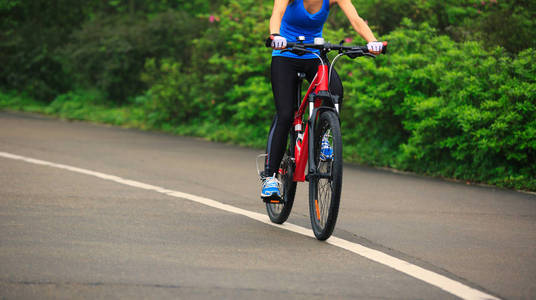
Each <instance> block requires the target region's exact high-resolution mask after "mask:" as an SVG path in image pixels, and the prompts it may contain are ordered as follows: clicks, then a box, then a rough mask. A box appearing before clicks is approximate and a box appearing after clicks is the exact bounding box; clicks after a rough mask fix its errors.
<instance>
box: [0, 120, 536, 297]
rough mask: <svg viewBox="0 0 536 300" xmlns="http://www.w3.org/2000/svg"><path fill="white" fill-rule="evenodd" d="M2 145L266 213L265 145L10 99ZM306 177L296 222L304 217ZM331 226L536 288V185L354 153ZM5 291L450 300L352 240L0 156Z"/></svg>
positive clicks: (494, 282) (422, 258)
mask: <svg viewBox="0 0 536 300" xmlns="http://www.w3.org/2000/svg"><path fill="white" fill-rule="evenodd" d="M0 151H3V152H9V153H13V154H18V155H23V156H28V157H32V158H37V159H42V160H47V161H51V162H56V163H62V164H66V165H72V166H76V167H80V168H86V169H90V170H94V171H99V172H103V173H108V174H113V175H117V176H121V177H123V178H128V179H133V180H137V181H140V182H144V183H148V184H153V185H157V186H162V187H165V188H169V189H173V190H177V191H182V192H186V193H190V194H194V195H199V196H203V197H207V198H211V199H214V200H217V201H220V202H223V203H226V204H230V205H234V206H236V207H240V208H243V209H247V210H250V211H254V212H260V213H264V212H265V210H264V207H263V205H262V203H261V202H260V200H259V199H258V193H259V182H258V179H257V177H256V171H255V162H254V161H255V156H256V155H257V154H258V153H259V152H260V151H258V150H252V149H245V148H240V147H235V146H229V145H223V144H216V143H209V142H206V141H202V140H199V139H194V138H185V137H177V136H170V135H166V134H160V133H152V132H141V131H137V130H128V129H121V128H115V127H108V126H102V125H93V124H87V123H81V122H65V121H58V120H54V119H50V118H46V117H41V116H36V115H28V114H19V113H1V112H0ZM306 193H307V186H306V184H300V185H299V186H298V194H297V200H296V201H297V202H296V205H295V208H294V209H293V213H292V214H291V217H290V218H289V222H291V223H294V224H298V225H300V226H304V227H309V220H308V208H307V194H306ZM334 235H335V236H338V237H341V238H344V239H347V240H350V241H353V242H358V243H361V244H363V245H365V246H368V247H371V248H374V249H377V250H380V251H383V252H385V253H388V254H390V255H393V256H395V257H398V258H401V259H404V260H406V261H409V262H411V263H414V264H417V265H419V266H422V267H424V268H426V269H428V270H431V271H434V272H437V273H439V274H442V275H446V276H447V277H449V278H452V279H455V280H457V281H460V282H462V283H464V284H467V285H469V286H471V287H475V288H478V289H480V290H483V291H485V292H488V293H491V294H493V295H496V296H499V297H501V298H506V299H534V298H536V196H534V195H533V194H527V193H519V192H514V191H505V190H501V189H496V188H490V187H478V186H467V185H464V184H459V183H452V182H445V181H442V180H437V179H429V178H423V177H419V176H414V175H404V174H395V173H392V172H388V171H382V170H376V169H370V168H362V167H356V166H350V165H347V166H345V170H344V184H343V198H342V203H341V212H340V218H339V221H338V224H337V228H336V230H335V233H334ZM0 297H2V298H6V299H21V298H22V299H34V298H54V299H58V298H68V299H72V298H120V299H125V298H158V299H162V298H164V299H167V298H173V299H176V298H184V299H190V298H198V299H206V298H233V299H235V298H248V299H249V298H261V299H265V298H296V299H302V298H303V299H304V298H307V299H326V298H328V297H330V298H336V299H338V298H348V299H450V298H454V296H452V295H451V294H448V293H446V292H444V291H442V290H440V289H438V288H436V287H433V286H430V285H428V284H426V283H424V282H422V281H419V280H417V279H414V278H412V277H409V276H407V275H404V274H402V273H400V272H398V271H395V270H393V269H390V268H389V267H386V266H383V265H380V264H377V263H374V262H371V261H369V260H367V259H365V258H362V257H360V256H357V255H355V254H352V253H350V252H348V251H345V250H342V249H339V248H336V247H333V246H330V245H328V244H326V243H322V242H318V241H316V240H314V239H311V238H308V237H304V236H301V235H298V234H295V233H292V232H288V231H285V230H282V229H278V228H275V227H272V226H269V225H266V224H262V223H260V222H257V221H254V220H251V219H248V218H245V217H243V216H240V215H235V214H231V213H228V212H224V211H220V210H217V209H214V208H210V207H206V206H203V205H200V204H197V203H192V202H189V201H186V200H181V199H177V198H173V197H169V196H165V195H162V194H158V193H155V192H150V191H144V190H141V189H135V188H132V187H128V186H123V185H119V184H117V183H113V182H110V181H105V180H101V179H98V178H95V177H91V176H87V175H82V174H77V173H72V172H69V171H66V170H61V169H55V168H51V167H46V166H38V165H34V164H29V163H26V162H22V161H16V160H10V159H7V158H2V157H0Z"/></svg>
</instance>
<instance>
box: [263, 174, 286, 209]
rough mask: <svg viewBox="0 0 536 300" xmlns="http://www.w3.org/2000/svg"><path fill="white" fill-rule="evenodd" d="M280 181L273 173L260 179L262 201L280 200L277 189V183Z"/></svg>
mask: <svg viewBox="0 0 536 300" xmlns="http://www.w3.org/2000/svg"><path fill="white" fill-rule="evenodd" d="M280 184H281V183H280V182H279V180H277V178H275V174H274V176H272V177H266V178H263V179H262V191H261V198H262V200H263V201H264V202H271V203H279V202H280V201H281V192H280V191H279V185H280Z"/></svg>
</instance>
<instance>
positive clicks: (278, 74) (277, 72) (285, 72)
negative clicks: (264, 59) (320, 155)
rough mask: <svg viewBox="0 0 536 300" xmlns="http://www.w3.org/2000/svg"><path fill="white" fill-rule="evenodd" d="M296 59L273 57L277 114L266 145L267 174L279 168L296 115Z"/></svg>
mask: <svg viewBox="0 0 536 300" xmlns="http://www.w3.org/2000/svg"><path fill="white" fill-rule="evenodd" d="M297 72H298V70H297V64H296V59H291V58H286V57H279V56H274V57H272V67H271V77H272V91H273V94H274V101H275V107H276V115H275V116H274V120H273V122H272V127H271V128H270V133H269V135H268V142H267V146H266V154H267V157H266V164H265V169H264V170H265V171H264V173H265V176H272V175H273V174H274V173H276V172H277V171H278V170H279V164H280V163H281V160H282V159H283V155H284V153H285V148H286V146H287V137H288V132H289V130H290V127H291V125H292V118H293V117H294V104H295V103H296V101H297V99H296V93H297V88H298V80H297V76H296V74H297Z"/></svg>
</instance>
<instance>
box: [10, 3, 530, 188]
mask: <svg viewBox="0 0 536 300" xmlns="http://www.w3.org/2000/svg"><path fill="white" fill-rule="evenodd" d="M353 2H354V4H355V5H356V7H357V9H358V11H359V13H360V15H361V16H362V17H363V18H364V19H366V20H367V21H368V23H369V24H370V25H371V27H372V29H373V30H374V31H375V32H376V34H377V35H378V36H379V37H380V38H381V39H382V40H387V41H389V54H388V55H385V56H381V57H378V58H377V59H375V60H372V59H358V60H349V59H346V60H344V61H342V62H341V63H339V64H338V67H337V70H338V72H339V74H340V75H341V77H342V80H343V85H344V88H345V99H344V103H343V109H342V113H341V118H342V125H343V139H344V145H345V148H344V155H345V160H346V161H347V162H354V163H359V164H364V165H371V166H378V167H390V168H396V169H399V170H406V171H412V172H417V173H419V174H425V175H431V176H440V177H446V178H454V179H459V180H464V181H471V182H478V183H487V184H493V185H497V186H501V187H507V188H515V189H525V190H533V191H534V190H536V3H535V2H534V1H518V0H512V1H501V0H492V1H490V0H487V1H474V0H461V1H458V0H457V1H454V0H443V1H441V0H431V1H424V0H417V1H415V0H354V1H353ZM271 7H272V0H261V1H259V0H225V1H224V0H220V1H201V0H193V1H179V0H159V1H147V0H114V1H87V4H85V5H84V6H80V3H79V2H78V1H72V0H52V1H44V0H35V1H23V0H18V1H17V0H0V30H1V31H0V65H1V66H2V67H1V68H0V109H9V110H19V111H30V112H39V113H44V114H49V115H54V116H58V117H61V118H65V119H74V120H88V121H92V122H101V123H109V124H114V125H120V126H127V127H134V128H141V129H147V130H162V131H166V132H171V133H174V134H181V135H193V136H199V137H204V138H207V139H210V140H214V141H220V142H229V143H235V144H240V145H245V146H252V147H258V148H263V147H264V146H265V139H266V135H267V132H268V129H269V125H270V122H271V118H272V116H273V112H274V107H273V100H272V94H271V87H270V82H269V73H268V72H269V63H270V51H269V50H268V49H266V48H264V47H263V40H264V39H265V37H266V35H267V34H268V32H267V30H268V29H267V28H268V18H269V16H270V13H271ZM325 37H326V40H328V41H331V42H339V41H340V40H342V39H345V40H346V41H347V42H350V43H354V44H363V43H364V41H363V40H361V39H360V38H358V37H357V35H356V33H355V32H353V31H352V30H351V27H350V25H349V24H348V22H347V21H346V18H345V17H344V15H343V14H342V12H341V11H340V10H339V9H338V8H335V9H333V11H332V12H331V16H330V19H329V20H328V23H327V24H326V28H325Z"/></svg>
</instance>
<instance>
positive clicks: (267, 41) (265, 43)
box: [264, 36, 272, 48]
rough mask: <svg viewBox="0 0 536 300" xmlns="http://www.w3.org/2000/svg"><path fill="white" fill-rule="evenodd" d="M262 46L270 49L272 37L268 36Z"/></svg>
mask: <svg viewBox="0 0 536 300" xmlns="http://www.w3.org/2000/svg"><path fill="white" fill-rule="evenodd" d="M264 45H265V46H266V48H271V47H272V36H269V37H267V38H266V41H265V42H264Z"/></svg>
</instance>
